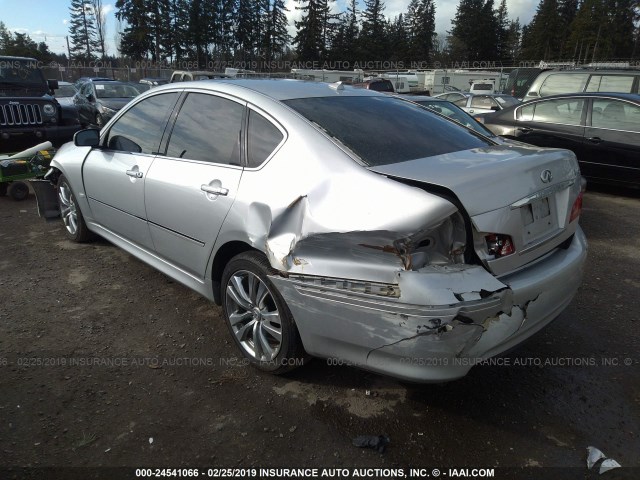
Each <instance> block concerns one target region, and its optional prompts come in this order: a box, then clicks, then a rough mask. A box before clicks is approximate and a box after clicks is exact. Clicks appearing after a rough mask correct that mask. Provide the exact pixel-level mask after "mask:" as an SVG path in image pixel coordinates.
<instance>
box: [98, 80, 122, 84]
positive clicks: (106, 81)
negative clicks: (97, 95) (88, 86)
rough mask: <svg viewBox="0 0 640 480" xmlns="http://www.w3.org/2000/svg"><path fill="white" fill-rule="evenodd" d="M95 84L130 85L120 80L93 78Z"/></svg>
mask: <svg viewBox="0 0 640 480" xmlns="http://www.w3.org/2000/svg"><path fill="white" fill-rule="evenodd" d="M93 83H95V84H96V85H131V83H129V82H121V81H120V80H94V81H93Z"/></svg>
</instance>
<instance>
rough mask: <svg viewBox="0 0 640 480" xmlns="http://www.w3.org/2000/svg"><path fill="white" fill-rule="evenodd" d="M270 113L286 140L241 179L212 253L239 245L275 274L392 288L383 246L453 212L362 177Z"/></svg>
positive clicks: (408, 190) (429, 197) (319, 141)
mask: <svg viewBox="0 0 640 480" xmlns="http://www.w3.org/2000/svg"><path fill="white" fill-rule="evenodd" d="M277 107H278V108H280V109H283V110H287V111H286V112H279V115H278V117H279V118H280V119H288V120H289V122H286V121H284V120H283V127H284V128H285V129H286V130H287V131H288V132H290V133H289V136H288V139H287V141H286V142H285V144H284V145H282V146H281V147H280V149H279V150H278V152H277V153H276V154H275V155H274V157H273V158H271V160H269V162H267V163H266V164H265V165H263V166H262V167H261V168H259V169H258V170H252V169H246V170H245V171H244V172H243V175H242V180H241V182H240V187H239V190H238V194H237V196H236V200H235V203H234V205H233V208H232V209H231V211H230V212H229V215H228V216H227V218H226V220H225V225H224V227H223V228H222V230H221V233H220V236H219V238H218V239H217V241H216V247H215V248H214V251H216V250H217V249H218V248H219V247H220V246H222V245H224V244H225V243H227V242H230V241H238V240H241V241H244V242H246V243H247V244H249V245H251V246H252V247H254V248H256V249H258V250H260V251H262V252H265V253H266V255H267V257H268V259H269V262H270V264H271V266H272V267H273V268H275V269H277V270H279V271H281V272H288V273H305V274H309V275H328V276H332V277H343V278H352V279H361V280H374V281H378V282H386V281H388V282H393V281H395V280H394V278H395V271H396V270H397V269H398V268H401V267H402V262H401V260H400V258H399V257H398V255H395V254H394V253H393V252H390V251H389V249H385V248H384V247H388V246H392V245H393V244H394V242H396V241H398V240H401V239H403V238H405V237H407V236H410V235H411V234H413V233H415V232H416V231H419V230H421V229H425V228H428V227H429V226H430V225H433V226H435V225H438V224H440V223H442V222H443V221H444V220H445V219H446V218H448V217H449V216H451V215H452V214H454V213H455V212H456V211H457V210H456V207H455V206H454V205H452V204H451V203H450V202H448V201H446V200H444V199H442V198H440V197H438V196H436V195H433V194H430V193H427V192H425V191H424V190H421V189H419V188H415V187H411V186H407V185H404V184H401V183H399V182H396V181H394V180H391V179H388V178H386V177H384V176H382V175H379V174H377V173H373V172H370V171H368V170H367V169H365V168H363V167H362V166H360V165H359V164H357V163H356V161H355V160H354V159H352V158H351V157H349V155H348V154H347V153H345V152H344V151H343V150H342V149H341V148H339V147H338V146H337V145H336V144H334V143H333V142H332V141H331V140H329V139H328V138H325V137H321V136H318V135H317V132H315V129H314V128H313V127H312V126H311V125H309V124H307V123H306V122H305V121H302V120H301V119H300V118H299V117H298V116H297V114H295V113H293V112H290V111H288V109H286V107H284V106H281V105H278V106H277ZM308 129H311V130H314V135H310V134H309V133H310V132H306V130H308ZM310 138H313V141H311V140H309V139H310ZM265 178H268V179H269V181H268V183H265ZM371 247H374V248H371ZM375 247H380V249H376V248H375ZM210 263H211V262H210Z"/></svg>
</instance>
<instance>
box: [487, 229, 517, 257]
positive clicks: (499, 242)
mask: <svg viewBox="0 0 640 480" xmlns="http://www.w3.org/2000/svg"><path fill="white" fill-rule="evenodd" d="M484 238H485V240H486V241H487V250H488V251H489V255H493V256H494V257H496V258H500V257H506V256H507V255H511V254H512V253H514V252H515V251H516V247H515V246H514V245H513V241H512V240H511V237H510V236H509V235H503V234H501V233H491V234H489V235H485V237H484Z"/></svg>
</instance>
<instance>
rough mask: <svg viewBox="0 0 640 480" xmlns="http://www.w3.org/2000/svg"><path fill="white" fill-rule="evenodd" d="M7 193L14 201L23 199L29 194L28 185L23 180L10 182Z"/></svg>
mask: <svg viewBox="0 0 640 480" xmlns="http://www.w3.org/2000/svg"><path fill="white" fill-rule="evenodd" d="M7 193H8V194H9V196H10V197H11V198H13V199H14V200H16V201H18V202H19V201H20V200H24V199H25V198H27V197H28V196H29V186H28V185H27V184H26V183H24V182H11V183H10V184H9V187H8V188H7Z"/></svg>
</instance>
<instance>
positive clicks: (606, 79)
mask: <svg viewBox="0 0 640 480" xmlns="http://www.w3.org/2000/svg"><path fill="white" fill-rule="evenodd" d="M639 88H640V69H620V70H600V69H595V68H592V69H589V68H584V69H575V70H547V71H545V72H542V73H540V74H539V75H538V76H537V77H536V78H535V80H534V81H533V82H532V83H531V86H530V87H529V90H528V91H527V94H526V95H525V96H524V98H523V100H522V101H523V102H527V101H529V100H535V99H537V98H540V97H548V96H550V95H559V94H564V93H581V92H617V93H638V92H639V91H640V90H639Z"/></svg>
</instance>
